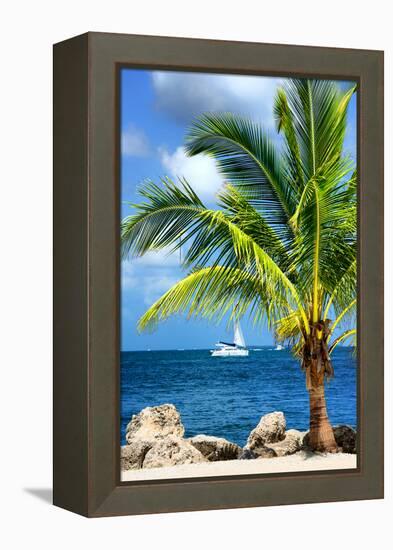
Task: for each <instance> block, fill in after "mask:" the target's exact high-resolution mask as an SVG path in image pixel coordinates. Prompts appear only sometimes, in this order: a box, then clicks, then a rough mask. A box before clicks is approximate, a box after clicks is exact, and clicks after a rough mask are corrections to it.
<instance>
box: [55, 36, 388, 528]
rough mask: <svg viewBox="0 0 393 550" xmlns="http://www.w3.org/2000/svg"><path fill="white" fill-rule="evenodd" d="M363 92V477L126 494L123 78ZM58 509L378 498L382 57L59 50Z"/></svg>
mask: <svg viewBox="0 0 393 550" xmlns="http://www.w3.org/2000/svg"><path fill="white" fill-rule="evenodd" d="M125 66H128V67H139V68H149V69H154V68H156V69H171V70H187V71H203V72H215V73H231V74H244V75H270V76H272V75H280V76H297V77H308V76H309V77H311V76H312V77H318V78H331V79H337V80H340V79H341V80H345V79H346V80H354V81H356V82H357V83H358V90H359V93H358V95H357V105H358V109H357V117H358V137H357V153H358V154H357V157H358V170H359V186H358V220H359V236H358V242H359V247H358V266H359V267H358V300H359V305H358V313H357V316H358V317H357V320H358V341H357V354H358V355H357V356H358V426H359V428H358V430H359V431H358V467H357V469H356V470H350V471H345V470H341V471H340V470H336V471H329V472H308V473H296V474H295V473H284V474H282V473H280V474H269V475H268V474H266V475H263V476H260V475H259V476H257V475H247V476H227V477H220V478H218V477H217V478H214V477H209V478H195V479H176V480H156V481H143V482H134V483H133V482H130V483H120V471H119V468H120V466H119V465H120V460H119V452H120V451H119V449H120V444H119V441H120V433H119V421H118V420H119V370H120V369H119V362H120V359H119V356H120V347H119V338H120V327H119V307H120V299H119V296H120V282H119V281H120V235H119V231H118V226H119V219H120V212H119V178H120V163H119V147H120V144H119V141H120V138H119V71H120V69H121V67H125ZM53 395H54V402H53V490H54V492H53V501H54V504H55V505H57V506H60V507H62V508H65V509H67V510H70V511H72V512H76V513H78V514H82V515H84V516H88V517H102V516H115V515H126V514H147V513H162V512H176V511H191V510H210V509H220V508H221V509H222V508H240V507H252V506H273V505H284V504H302V503H313V502H334V501H344V500H360V499H375V498H383V473H384V472H383V469H384V465H383V52H380V51H370V50H352V49H342V48H322V47H309V46H289V45H275V44H259V43H246V42H228V41H215V40H200V39H188V38H169V37H153V36H139V35H122V34H109V33H108V34H107V33H95V32H93V33H90V32H89V33H86V34H83V35H81V36H78V37H75V38H71V39H69V40H65V41H64V42H60V43H58V44H56V45H55V46H54V381H53Z"/></svg>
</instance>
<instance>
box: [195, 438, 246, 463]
mask: <svg viewBox="0 0 393 550" xmlns="http://www.w3.org/2000/svg"><path fill="white" fill-rule="evenodd" d="M188 441H189V442H190V443H191V445H193V446H194V447H195V448H196V449H198V451H200V452H201V453H202V454H203V456H204V457H206V458H207V460H209V461H210V462H215V461H217V460H236V459H237V458H239V455H240V454H241V452H242V448H241V447H239V445H236V443H231V442H230V441H227V440H226V439H224V438H222V437H214V436H212V435H204V434H201V435H196V436H194V437H190V438H189V439H188Z"/></svg>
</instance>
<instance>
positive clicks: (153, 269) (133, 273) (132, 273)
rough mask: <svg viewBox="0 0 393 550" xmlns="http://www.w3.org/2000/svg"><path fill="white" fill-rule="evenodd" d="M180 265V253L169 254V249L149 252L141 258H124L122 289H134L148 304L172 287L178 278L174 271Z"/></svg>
mask: <svg viewBox="0 0 393 550" xmlns="http://www.w3.org/2000/svg"><path fill="white" fill-rule="evenodd" d="M177 266H179V253H178V252H174V253H172V254H169V255H168V249H163V250H160V251H158V252H148V253H146V254H145V255H144V256H141V257H140V258H131V259H128V260H123V261H122V263H121V289H122V290H123V291H125V292H127V291H129V290H131V289H133V291H134V293H135V291H136V290H137V291H138V294H139V295H140V296H141V298H142V299H143V301H144V303H145V304H146V305H148V306H150V305H151V304H153V303H154V302H155V301H156V300H157V299H158V298H159V297H160V296H162V294H164V293H165V292H166V291H167V290H169V289H170V287H171V286H172V285H174V284H175V283H176V282H177V281H178V280H179V276H176V275H175V274H174V272H173V270H174V268H176V267H177Z"/></svg>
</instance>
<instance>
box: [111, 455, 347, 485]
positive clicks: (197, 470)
mask: <svg viewBox="0 0 393 550" xmlns="http://www.w3.org/2000/svg"><path fill="white" fill-rule="evenodd" d="M353 468H356V455H355V454H345V453H338V454H330V455H319V454H314V453H310V452H306V451H300V452H298V453H296V454H293V455H290V456H283V457H278V458H261V459H256V460H227V461H221V462H204V463H201V464H182V465H178V466H171V467H168V468H151V469H149V468H146V469H141V470H126V471H122V472H121V481H145V480H154V479H178V478H188V477H210V476H229V475H244V474H274V473H280V472H308V471H320V470H343V469H345V470H346V469H353Z"/></svg>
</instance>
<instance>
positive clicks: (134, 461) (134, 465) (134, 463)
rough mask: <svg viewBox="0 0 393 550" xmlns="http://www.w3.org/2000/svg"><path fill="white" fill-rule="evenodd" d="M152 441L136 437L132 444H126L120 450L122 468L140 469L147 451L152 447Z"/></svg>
mask: <svg viewBox="0 0 393 550" xmlns="http://www.w3.org/2000/svg"><path fill="white" fill-rule="evenodd" d="M151 447H152V441H149V440H146V439H139V438H135V439H134V440H133V442H132V443H131V445H124V446H123V447H122V448H121V450H120V468H121V470H138V469H139V468H142V466H143V461H144V459H145V456H146V453H147V452H148V451H149V450H150V449H151Z"/></svg>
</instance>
